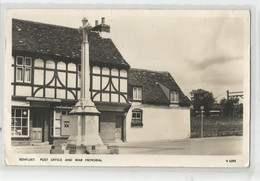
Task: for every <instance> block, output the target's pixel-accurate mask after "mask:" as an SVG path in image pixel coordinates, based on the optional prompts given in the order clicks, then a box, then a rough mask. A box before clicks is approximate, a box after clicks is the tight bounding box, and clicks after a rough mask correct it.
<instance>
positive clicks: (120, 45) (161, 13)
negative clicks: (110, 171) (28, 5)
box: [4, 9, 250, 167]
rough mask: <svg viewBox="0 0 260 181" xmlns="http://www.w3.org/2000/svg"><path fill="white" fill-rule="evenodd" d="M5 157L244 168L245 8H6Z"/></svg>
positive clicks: (20, 161)
mask: <svg viewBox="0 0 260 181" xmlns="http://www.w3.org/2000/svg"><path fill="white" fill-rule="evenodd" d="M5 40H6V43H5V59H4V64H5V78H4V79H5V87H4V90H5V95H4V98H5V120H4V154H5V164H6V165H31V166H32V165H33V166H47V165H48V166H144V167H248V166H249V163H250V160H249V153H250V151H249V148H250V147H249V145H250V144H249V143H250V137H249V135H250V129H249V128H250V11H249V10H232V9H230V10H174V9H169V10H168V9H167V10H165V9H164V10H163V9H153V10H148V9H7V11H6V24H5Z"/></svg>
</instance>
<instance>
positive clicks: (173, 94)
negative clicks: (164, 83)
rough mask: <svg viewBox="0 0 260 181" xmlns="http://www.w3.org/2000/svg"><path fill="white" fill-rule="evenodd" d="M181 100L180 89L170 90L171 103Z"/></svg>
mask: <svg viewBox="0 0 260 181" xmlns="http://www.w3.org/2000/svg"><path fill="white" fill-rule="evenodd" d="M172 98H173V99H172ZM179 101H180V95H179V92H178V91H170V102H171V103H179Z"/></svg>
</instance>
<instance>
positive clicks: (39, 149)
mask: <svg viewBox="0 0 260 181" xmlns="http://www.w3.org/2000/svg"><path fill="white" fill-rule="evenodd" d="M12 149H13V152H15V153H23V154H36V153H44V154H50V150H51V145H40V146H13V147H12Z"/></svg>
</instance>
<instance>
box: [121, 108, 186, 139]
mask: <svg viewBox="0 0 260 181" xmlns="http://www.w3.org/2000/svg"><path fill="white" fill-rule="evenodd" d="M135 108H139V109H142V110H143V127H131V119H132V110H133V109H135ZM189 137H190V109H189V108H181V107H167V106H155V105H144V104H142V105H141V104H137V103H133V105H132V106H131V108H130V110H129V111H128V114H127V117H126V141H127V142H134V141H153V140H177V139H186V138H189Z"/></svg>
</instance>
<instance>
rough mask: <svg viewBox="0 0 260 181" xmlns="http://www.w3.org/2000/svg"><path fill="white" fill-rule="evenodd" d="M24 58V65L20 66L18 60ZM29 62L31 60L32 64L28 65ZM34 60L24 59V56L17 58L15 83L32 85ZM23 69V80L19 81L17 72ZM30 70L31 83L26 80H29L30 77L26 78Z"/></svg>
mask: <svg viewBox="0 0 260 181" xmlns="http://www.w3.org/2000/svg"><path fill="white" fill-rule="evenodd" d="M19 58H22V64H18V59H19ZM27 60H30V64H29V65H27ZM32 61H33V60H32V58H31V57H23V56H16V60H15V68H16V75H15V81H16V82H23V83H31V82H32ZM18 69H21V70H22V73H21V79H19V80H18V79H17V75H18V74H17V72H18V71H17V70H18ZM27 70H29V81H27V80H26V79H27V78H28V76H26V71H27Z"/></svg>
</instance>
